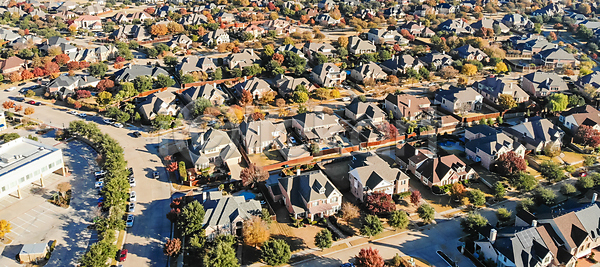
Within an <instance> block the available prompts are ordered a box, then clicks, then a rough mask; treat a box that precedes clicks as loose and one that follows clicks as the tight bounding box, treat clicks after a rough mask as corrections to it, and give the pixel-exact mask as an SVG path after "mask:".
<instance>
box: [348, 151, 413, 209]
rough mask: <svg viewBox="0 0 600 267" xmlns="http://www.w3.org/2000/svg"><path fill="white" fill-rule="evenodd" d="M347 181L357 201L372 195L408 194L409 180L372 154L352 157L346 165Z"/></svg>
mask: <svg viewBox="0 0 600 267" xmlns="http://www.w3.org/2000/svg"><path fill="white" fill-rule="evenodd" d="M348 167H349V170H350V171H349V172H348V179H349V181H350V192H352V195H354V196H355V197H356V199H358V200H359V201H364V200H365V197H366V196H368V195H370V194H372V193H385V194H388V195H390V197H391V196H392V195H393V194H399V193H402V192H408V191H409V187H408V181H409V180H410V178H409V177H408V175H406V174H405V173H404V172H402V171H401V170H399V169H397V168H391V167H390V165H389V164H388V163H387V162H385V161H384V160H383V159H381V158H380V157H379V156H377V154H375V153H372V152H366V153H357V154H354V155H352V159H351V162H350V164H348Z"/></svg>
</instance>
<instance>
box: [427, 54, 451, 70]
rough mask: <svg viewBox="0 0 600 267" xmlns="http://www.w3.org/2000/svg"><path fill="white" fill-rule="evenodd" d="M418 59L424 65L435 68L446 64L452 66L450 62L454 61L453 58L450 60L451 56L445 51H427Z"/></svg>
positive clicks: (437, 68)
mask: <svg viewBox="0 0 600 267" xmlns="http://www.w3.org/2000/svg"><path fill="white" fill-rule="evenodd" d="M419 60H420V61H421V62H422V63H423V64H424V65H425V66H429V67H430V68H435V69H436V70H440V69H441V68H443V67H446V66H452V63H453V62H454V60H452V57H451V56H450V55H448V54H446V52H442V53H439V52H433V53H427V54H426V55H425V56H424V57H421V58H419Z"/></svg>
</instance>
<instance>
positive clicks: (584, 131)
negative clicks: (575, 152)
mask: <svg viewBox="0 0 600 267" xmlns="http://www.w3.org/2000/svg"><path fill="white" fill-rule="evenodd" d="M575 139H576V140H577V141H578V142H579V143H581V144H582V145H584V146H589V147H593V148H596V147H598V145H600V131H598V130H596V129H594V128H592V127H590V126H587V125H581V126H579V128H578V129H577V133H576V134H575Z"/></svg>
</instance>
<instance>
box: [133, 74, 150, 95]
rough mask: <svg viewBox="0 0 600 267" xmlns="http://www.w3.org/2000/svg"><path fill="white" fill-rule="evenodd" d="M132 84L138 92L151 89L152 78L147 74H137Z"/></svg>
mask: <svg viewBox="0 0 600 267" xmlns="http://www.w3.org/2000/svg"><path fill="white" fill-rule="evenodd" d="M133 86H134V87H135V89H136V90H138V91H139V92H145V91H148V90H151V89H152V78H150V77H149V76H146V75H144V76H137V77H135V79H133Z"/></svg>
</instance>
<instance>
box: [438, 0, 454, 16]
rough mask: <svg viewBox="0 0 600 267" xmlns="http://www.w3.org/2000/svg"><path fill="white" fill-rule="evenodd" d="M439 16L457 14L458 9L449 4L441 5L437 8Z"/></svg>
mask: <svg viewBox="0 0 600 267" xmlns="http://www.w3.org/2000/svg"><path fill="white" fill-rule="evenodd" d="M435 9H436V10H437V13H438V14H441V15H450V14H454V13H456V7H455V6H453V5H451V4H448V3H439V4H438V5H437V6H435Z"/></svg>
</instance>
